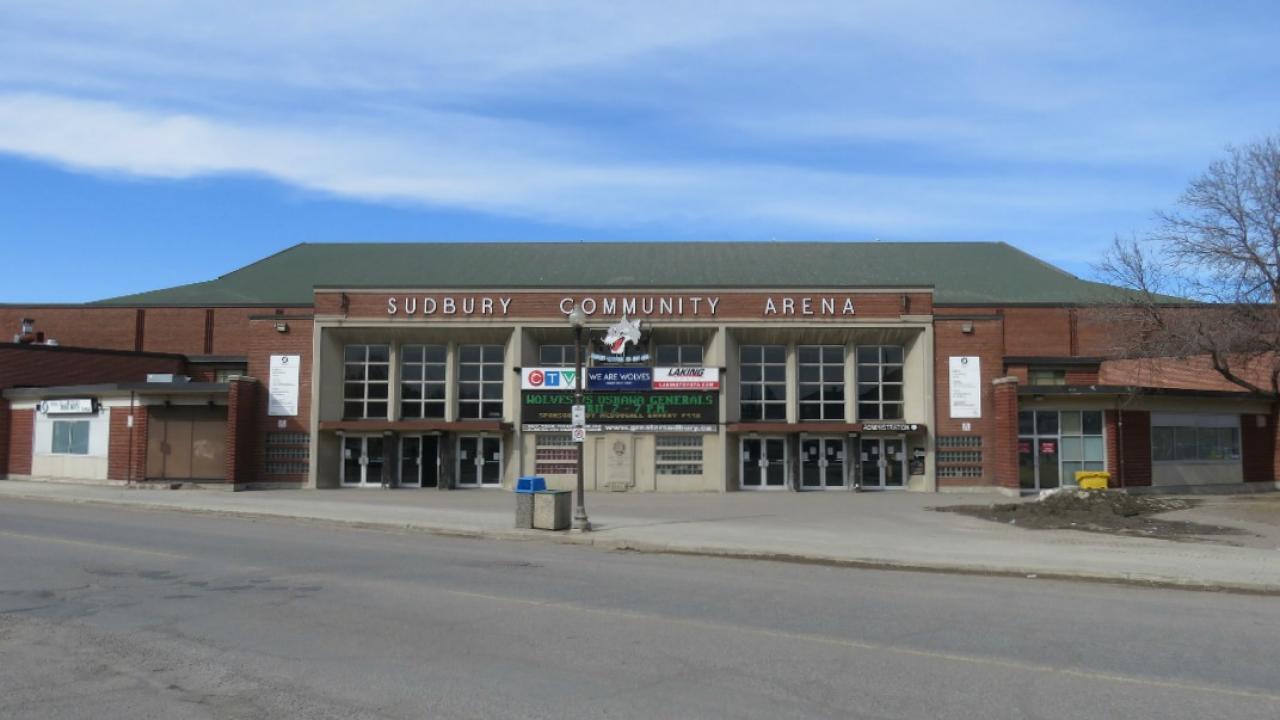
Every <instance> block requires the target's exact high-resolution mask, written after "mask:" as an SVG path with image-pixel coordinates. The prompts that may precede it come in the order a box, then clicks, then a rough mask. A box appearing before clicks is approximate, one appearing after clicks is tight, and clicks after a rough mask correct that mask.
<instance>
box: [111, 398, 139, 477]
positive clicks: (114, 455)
mask: <svg viewBox="0 0 1280 720" xmlns="http://www.w3.org/2000/svg"><path fill="white" fill-rule="evenodd" d="M129 413H130V409H129V408H127V407H113V408H111V418H110V421H109V422H110V432H111V436H110V439H109V441H108V443H107V477H108V478H110V479H112V480H129V481H131V482H137V481H140V480H145V479H146V477H147V408H146V407H144V406H141V405H138V406H135V407H134V408H133V409H132V413H133V427H132V428H130V427H129Z"/></svg>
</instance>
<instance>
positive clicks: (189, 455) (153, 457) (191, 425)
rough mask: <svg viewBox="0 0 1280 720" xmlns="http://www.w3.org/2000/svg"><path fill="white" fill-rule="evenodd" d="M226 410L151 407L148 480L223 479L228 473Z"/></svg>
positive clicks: (195, 407)
mask: <svg viewBox="0 0 1280 720" xmlns="http://www.w3.org/2000/svg"><path fill="white" fill-rule="evenodd" d="M226 438H227V409H226V408H225V407H208V406H204V405H177V406H173V407H159V406H157V407H153V408H150V412H149V420H148V422H147V477H148V478H154V479H162V480H222V479H224V476H225V473H226V463H225V461H224V458H225V450H226Z"/></svg>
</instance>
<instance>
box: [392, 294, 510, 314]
mask: <svg viewBox="0 0 1280 720" xmlns="http://www.w3.org/2000/svg"><path fill="white" fill-rule="evenodd" d="M510 311H511V298H509V297H490V296H488V295H485V296H482V297H460V298H459V297H454V296H452V295H445V296H444V297H441V298H434V297H422V298H419V297H417V296H416V295H409V296H406V297H394V296H392V297H388V298H387V314H388V315H406V316H410V317H412V316H414V315H421V316H423V317H429V316H432V315H462V316H466V317H474V316H480V317H495V316H498V315H501V316H503V317H506V316H507V315H508V314H509V313H510Z"/></svg>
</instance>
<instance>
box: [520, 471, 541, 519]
mask: <svg viewBox="0 0 1280 720" xmlns="http://www.w3.org/2000/svg"><path fill="white" fill-rule="evenodd" d="M546 489H547V480H546V478H543V477H542V476H540V475H523V476H521V477H519V478H517V479H516V527H517V528H519V529H521V530H532V529H533V494H534V493H535V492H538V491H540V490H546Z"/></svg>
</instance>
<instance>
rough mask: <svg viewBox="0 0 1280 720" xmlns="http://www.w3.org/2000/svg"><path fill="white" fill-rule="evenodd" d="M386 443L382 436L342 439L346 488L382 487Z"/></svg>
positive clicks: (343, 472)
mask: <svg viewBox="0 0 1280 720" xmlns="http://www.w3.org/2000/svg"><path fill="white" fill-rule="evenodd" d="M383 447H384V441H383V439H382V436H381V435H347V436H345V437H343V438H342V484H343V485H344V486H346V487H381V485H382V466H383V464H384V463H385V462H386V459H385V457H384V456H383Z"/></svg>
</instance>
